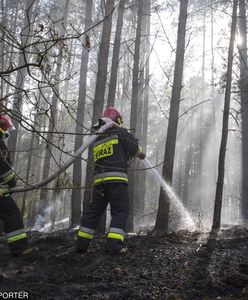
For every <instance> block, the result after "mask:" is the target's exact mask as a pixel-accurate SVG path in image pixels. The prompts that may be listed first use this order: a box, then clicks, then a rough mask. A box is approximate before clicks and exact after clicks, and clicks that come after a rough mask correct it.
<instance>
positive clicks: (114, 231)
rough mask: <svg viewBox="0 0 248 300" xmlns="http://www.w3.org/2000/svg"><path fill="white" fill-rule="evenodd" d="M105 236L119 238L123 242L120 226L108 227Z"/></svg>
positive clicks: (123, 235)
mask: <svg viewBox="0 0 248 300" xmlns="http://www.w3.org/2000/svg"><path fill="white" fill-rule="evenodd" d="M107 238H109V239H116V240H121V241H122V242H123V241H124V238H125V232H124V230H122V229H120V228H113V227H110V228H109V231H108V234H107Z"/></svg>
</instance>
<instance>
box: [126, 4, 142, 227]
mask: <svg viewBox="0 0 248 300" xmlns="http://www.w3.org/2000/svg"><path fill="white" fill-rule="evenodd" d="M142 15H143V1H142V0H138V12H137V17H138V18H137V27H136V37H135V45H134V58H133V77H132V98H131V116H130V128H131V129H134V131H136V130H137V107H138V96H139V69H140V67H139V58H140V42H141V29H142ZM135 168H136V161H135V160H132V161H131V163H130V169H131V170H132V171H131V172H130V173H129V198H130V199H129V216H128V221H127V231H129V232H133V231H134V215H135V212H134V210H135V198H136V197H135V185H136V180H135V177H136V176H137V173H136V172H134V171H133V170H134V169H135Z"/></svg>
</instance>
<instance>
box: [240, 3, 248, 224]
mask: <svg viewBox="0 0 248 300" xmlns="http://www.w3.org/2000/svg"><path fill="white" fill-rule="evenodd" d="M246 19H247V18H246V7H245V0H239V32H240V36H241V38H242V43H241V45H239V60H240V82H239V87H240V97H241V118H242V127H241V130H242V135H241V136H242V179H241V180H242V198H241V199H242V216H243V218H244V221H245V222H246V223H247V222H248V83H247V80H248V71H247V25H246Z"/></svg>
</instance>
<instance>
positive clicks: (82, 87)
mask: <svg viewBox="0 0 248 300" xmlns="http://www.w3.org/2000/svg"><path fill="white" fill-rule="evenodd" d="M92 5H93V2H92V0H87V2H86V8H85V25H84V29H85V30H86V29H87V28H89V27H90V26H91V23H92ZM86 38H87V39H89V35H87V37H86ZM88 61H89V49H87V48H86V47H83V48H82V53H81V67H80V79H79V99H78V107H77V117H76V137H75V145H74V152H75V151H76V150H77V149H79V147H80V146H81V145H82V143H83V132H84V130H83V126H84V109H85V101H86V88H87V71H88ZM72 180H73V187H74V189H73V190H72V200H71V226H75V225H78V224H79V223H80V217H81V202H82V192H81V185H82V160H81V158H77V159H76V160H75V162H74V163H73V179H72ZM76 187H78V189H76Z"/></svg>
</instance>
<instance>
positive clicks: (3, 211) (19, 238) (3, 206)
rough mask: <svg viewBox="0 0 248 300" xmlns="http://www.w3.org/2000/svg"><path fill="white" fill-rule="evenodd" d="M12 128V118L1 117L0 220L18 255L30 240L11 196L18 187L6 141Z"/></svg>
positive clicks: (9, 241) (8, 239) (10, 246)
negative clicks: (13, 189)
mask: <svg viewBox="0 0 248 300" xmlns="http://www.w3.org/2000/svg"><path fill="white" fill-rule="evenodd" d="M12 128H13V123H12V121H11V119H10V117H9V116H8V115H0V218H1V219H2V221H3V225H4V231H5V234H6V237H7V243H8V246H9V249H10V251H11V253H12V254H13V255H18V254H21V253H23V252H24V251H25V250H26V249H27V246H28V239H27V233H26V232H25V229H24V225H23V219H22V215H21V212H20V209H19V208H18V206H17V205H16V203H15V201H14V200H13V198H12V197H11V195H10V188H12V187H15V185H16V176H15V172H14V170H13V168H12V166H11V161H10V154H9V151H8V148H7V146H6V144H5V139H6V138H7V137H8V136H9V133H8V131H9V130H11V129H12Z"/></svg>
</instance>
